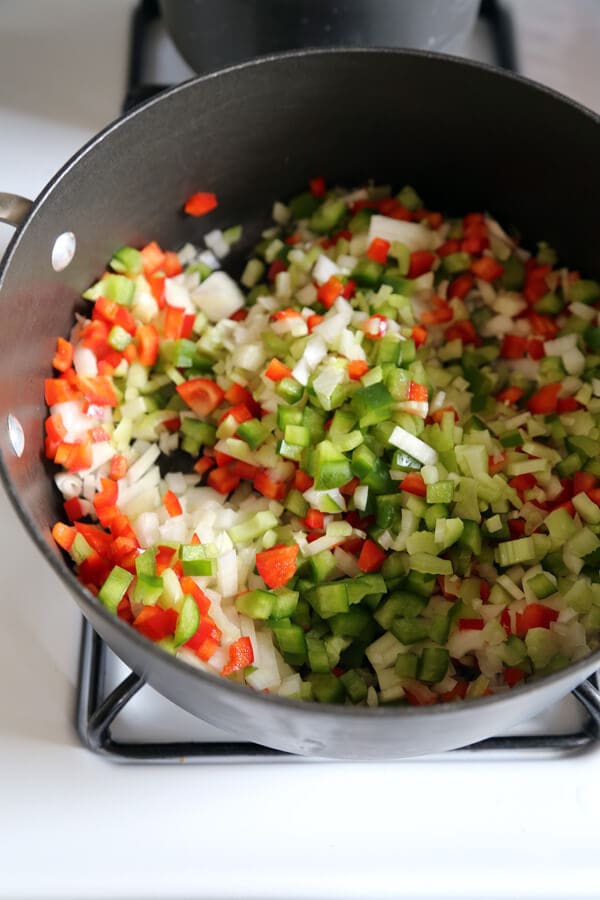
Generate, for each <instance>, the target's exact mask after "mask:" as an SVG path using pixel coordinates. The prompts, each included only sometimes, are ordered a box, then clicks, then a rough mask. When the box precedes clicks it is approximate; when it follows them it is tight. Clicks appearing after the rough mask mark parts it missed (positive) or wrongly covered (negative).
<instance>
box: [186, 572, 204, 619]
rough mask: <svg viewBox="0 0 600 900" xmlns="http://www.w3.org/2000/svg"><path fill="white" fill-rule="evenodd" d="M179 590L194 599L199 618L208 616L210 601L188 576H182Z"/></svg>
mask: <svg viewBox="0 0 600 900" xmlns="http://www.w3.org/2000/svg"><path fill="white" fill-rule="evenodd" d="M181 590H182V591H183V593H184V594H190V595H191V596H192V597H193V598H194V600H195V601H196V606H197V607H198V609H199V611H200V615H201V616H206V615H207V614H208V611H209V609H210V600H209V599H208V597H207V596H206V594H205V593H204V591H203V590H202V589H201V588H199V587H198V585H197V584H196V582H195V581H194V579H193V578H192V577H191V576H190V575H184V576H183V578H182V579H181Z"/></svg>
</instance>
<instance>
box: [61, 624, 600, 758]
mask: <svg viewBox="0 0 600 900" xmlns="http://www.w3.org/2000/svg"><path fill="white" fill-rule="evenodd" d="M106 654H107V646H106V644H105V643H104V641H103V640H102V639H101V638H100V637H98V635H97V634H96V633H95V632H94V631H93V629H92V627H91V625H90V624H89V623H88V622H86V621H84V624H83V634H82V641H81V658H80V671H79V686H78V687H79V689H78V697H77V731H78V733H79V736H80V738H81V741H82V742H83V744H84V746H85V747H87V748H88V749H89V750H92V751H93V752H94V753H98V754H99V755H101V756H105V757H107V758H108V759H110V760H112V761H114V762H128V763H159V762H160V763H182V762H194V763H250V762H254V763H256V762H269V761H274V762H310V761H313V762H314V761H320V762H324V761H325V760H311V759H308V758H306V757H300V756H295V755H294V754H292V753H286V752H284V751H282V750H273V749H270V748H268V747H262V746H260V745H259V744H253V743H250V742H248V741H245V742H236V741H202V740H199V741H169V742H155V741H119V740H115V738H114V737H113V736H112V732H111V726H112V725H113V723H114V722H115V720H116V718H117V717H118V715H119V714H120V713H121V712H122V711H123V709H124V708H125V707H126V706H127V704H128V703H129V701H130V700H132V699H133V697H135V695H136V694H137V693H138V691H139V690H140V689H141V688H143V687H144V685H145V683H146V682H145V680H144V678H143V677H142V676H140V675H136V674H135V673H133V672H132V673H131V674H130V675H128V676H127V677H126V678H124V679H123V681H122V682H121V683H120V684H118V685H117V687H115V688H114V689H113V690H111V691H109V692H108V693H107V692H106V688H105V674H106ZM573 694H574V696H575V697H576V698H577V700H578V701H579V703H580V704H581V706H582V707H583V708H584V709H585V711H586V712H587V720H586V721H585V723H584V725H583V726H582V727H581V728H580V729H579V730H577V731H573V732H570V733H567V734H535V735H508V736H505V737H494V738H488V739H487V740H484V741H480V742H478V743H476V744H471V745H470V746H469V747H464V748H461V749H460V750H458V751H452V754H448V755H446V756H445V757H444V758H446V759H452V758H453V754H455V753H461V754H468V755H469V756H470V757H473V756H482V755H483V754H495V753H496V752H498V751H499V752H501V753H502V754H503V755H504V756H505V757H506V758H507V759H513V758H514V756H515V754H516V755H518V756H519V757H520V758H524V757H527V756H532V757H533V756H536V755H539V753H540V752H543V753H545V754H547V753H551V754H554V755H557V756H564V755H567V754H572V753H575V752H581V751H584V750H591V749H592V748H594V747H597V746H598V744H599V743H600V691H598V689H597V688H596V687H595V686H594V684H593V682H592V680H591V679H588V680H587V681H585V682H584V683H583V684H581V685H579V687H578V688H576V689H575V690H574V691H573Z"/></svg>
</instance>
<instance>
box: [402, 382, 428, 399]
mask: <svg viewBox="0 0 600 900" xmlns="http://www.w3.org/2000/svg"><path fill="white" fill-rule="evenodd" d="M406 399H407V400H415V401H416V402H417V403H427V400H428V399H429V393H428V390H427V386H426V385H424V384H417V382H416V381H409V382H408V394H407V397H406Z"/></svg>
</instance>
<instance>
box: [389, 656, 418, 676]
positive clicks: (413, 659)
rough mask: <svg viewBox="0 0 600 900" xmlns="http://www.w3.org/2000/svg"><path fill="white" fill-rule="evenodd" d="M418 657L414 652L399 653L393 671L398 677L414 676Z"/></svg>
mask: <svg viewBox="0 0 600 900" xmlns="http://www.w3.org/2000/svg"><path fill="white" fill-rule="evenodd" d="M418 665H419V657H418V656H417V655H416V654H415V653H399V654H398V656H397V658H396V662H395V664H394V671H395V672H396V675H397V676H398V677H399V678H416V677H417V667H418Z"/></svg>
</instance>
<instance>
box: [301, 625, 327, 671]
mask: <svg viewBox="0 0 600 900" xmlns="http://www.w3.org/2000/svg"><path fill="white" fill-rule="evenodd" d="M306 649H307V654H308V665H309V667H310V670H311V672H321V673H326V672H329V670H330V669H331V666H330V665H329V657H328V655H327V650H326V649H325V644H324V642H323V641H322V640H321V639H320V638H318V637H315V636H314V635H310V634H307V635H306Z"/></svg>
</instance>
